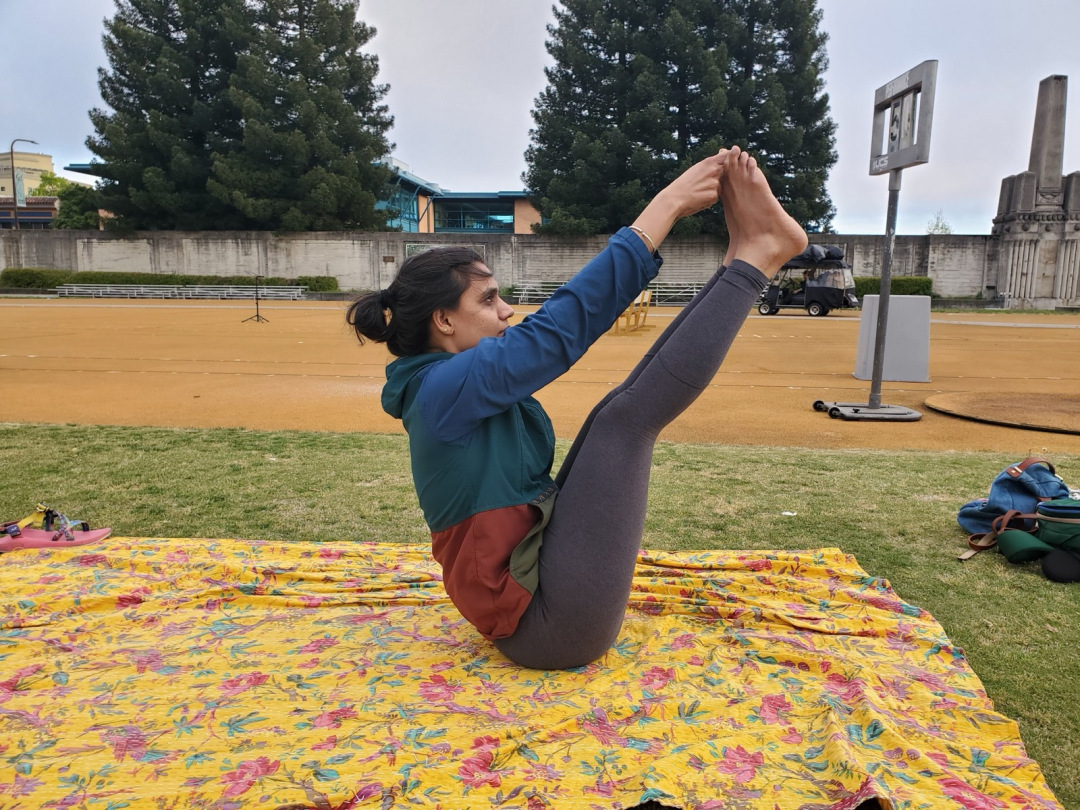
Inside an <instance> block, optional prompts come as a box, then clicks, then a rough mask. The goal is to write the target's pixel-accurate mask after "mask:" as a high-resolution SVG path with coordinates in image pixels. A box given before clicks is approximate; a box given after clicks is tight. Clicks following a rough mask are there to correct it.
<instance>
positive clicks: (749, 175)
mask: <svg viewBox="0 0 1080 810" xmlns="http://www.w3.org/2000/svg"><path fill="white" fill-rule="evenodd" d="M723 189H724V191H725V194H726V196H725V197H724V213H725V215H727V214H728V211H729V210H730V216H731V218H732V219H734V221H735V223H736V230H737V231H738V234H739V243H738V247H737V249H736V252H735V255H734V256H733V258H736V259H740V260H742V261H744V262H746V263H747V264H750V265H753V266H754V267H756V268H757V269H758V270H760V271H761V272H762V273H763V274H764V275H766V276H768V277H770V278H771V277H772V276H773V274H775V273H776V271H777V270H779V269H780V267H781V266H782V265H783V264H784V262H786V261H787V260H788V259H790V258H791V257H792V256H797V255H798V254H799V253H802V252H803V250H805V249H806V243H807V239H806V232H805V231H804V230H803V229H802V228H801V227H800V226H799V223H798V222H796V221H795V220H794V219H792V218H791V216H790V215H789V214H788V212H787V211H785V210H784V209H783V207H782V206H781V205H780V203H779V201H778V200H777V199H776V197H775V196H774V195H773V193H772V190H771V189H770V188H769V183H768V182H767V181H766V180H765V175H763V174H762V173H761V170H760V169H758V167H757V161H756V160H754V159H753V158H752V157H750V155H748V154H746V153H745V152H742V151H741V150H738V149H737V148H732V149H731V151H730V152H728V156H727V160H726V162H725V165H724V182H723Z"/></svg>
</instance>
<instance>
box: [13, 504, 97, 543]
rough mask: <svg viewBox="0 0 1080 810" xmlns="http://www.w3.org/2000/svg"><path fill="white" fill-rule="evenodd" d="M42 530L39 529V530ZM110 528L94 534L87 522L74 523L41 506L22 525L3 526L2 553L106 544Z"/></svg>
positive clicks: (53, 510) (19, 522) (19, 523)
mask: <svg viewBox="0 0 1080 810" xmlns="http://www.w3.org/2000/svg"><path fill="white" fill-rule="evenodd" d="M39 526H40V527H41V528H37V527H39ZM110 534H112V529H111V528H104V529H95V530H93V531H91V529H90V524H89V523H87V522H86V521H85V520H71V519H69V518H68V517H67V515H63V514H61V513H60V512H57V511H56V510H55V509H51V508H49V507H48V506H46V505H45V504H43V503H39V504H38V505H37V508H36V509H35V510H34V512H33V514H31V515H28V516H27V517H25V518H23V519H22V520H19V521H13V522H11V523H4V524H2V525H0V552H5V551H15V550H17V549H21V548H57V547H59V546H85V545H87V544H89V543H96V542H98V541H99V540H104V539H105V538H106V537H108V536H109V535H110Z"/></svg>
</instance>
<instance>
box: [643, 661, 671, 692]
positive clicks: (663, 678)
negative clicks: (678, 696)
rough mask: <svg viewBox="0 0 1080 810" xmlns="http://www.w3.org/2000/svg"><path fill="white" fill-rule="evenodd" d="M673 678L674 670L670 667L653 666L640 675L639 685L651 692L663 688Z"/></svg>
mask: <svg viewBox="0 0 1080 810" xmlns="http://www.w3.org/2000/svg"><path fill="white" fill-rule="evenodd" d="M674 678H675V670H674V668H672V667H668V668H667V669H661V668H660V667H653V668H652V669H650V670H649V671H648V672H646V673H645V674H644V675H642V676H641V686H642V687H643V688H645V689H648V690H649V691H651V692H655V691H657V690H659V689H663V688H664V687H665V686H667V685H668V683H670V682H671V681H672V680H674Z"/></svg>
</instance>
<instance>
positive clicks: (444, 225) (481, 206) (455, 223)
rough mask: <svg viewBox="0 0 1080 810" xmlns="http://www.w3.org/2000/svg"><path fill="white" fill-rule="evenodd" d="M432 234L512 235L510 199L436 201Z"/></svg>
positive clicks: (512, 202) (437, 199) (512, 220)
mask: <svg viewBox="0 0 1080 810" xmlns="http://www.w3.org/2000/svg"><path fill="white" fill-rule="evenodd" d="M435 231H436V233H438V232H439V231H487V232H496V233H513V232H514V201H513V200H447V199H439V198H436V200H435Z"/></svg>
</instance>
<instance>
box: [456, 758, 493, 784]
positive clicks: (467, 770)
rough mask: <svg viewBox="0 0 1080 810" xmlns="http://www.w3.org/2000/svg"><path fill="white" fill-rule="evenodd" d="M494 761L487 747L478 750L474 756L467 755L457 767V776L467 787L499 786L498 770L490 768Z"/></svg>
mask: <svg viewBox="0 0 1080 810" xmlns="http://www.w3.org/2000/svg"><path fill="white" fill-rule="evenodd" d="M494 762H495V754H494V752H492V751H489V750H487V749H484V750H481V751H478V752H477V753H476V754H475V755H474V756H471V757H468V758H467V759H466V760H465V761H464V762H462V763H461V766H460V767H459V768H458V776H460V777H461V781H462V782H464V783H465V784H466V785H468V786H469V787H483V786H484V785H490V786H491V787H499V785H501V784H502V777H501V776H500V775H499V772H498V771H494V770H492V768H491V766H492V764H494Z"/></svg>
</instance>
